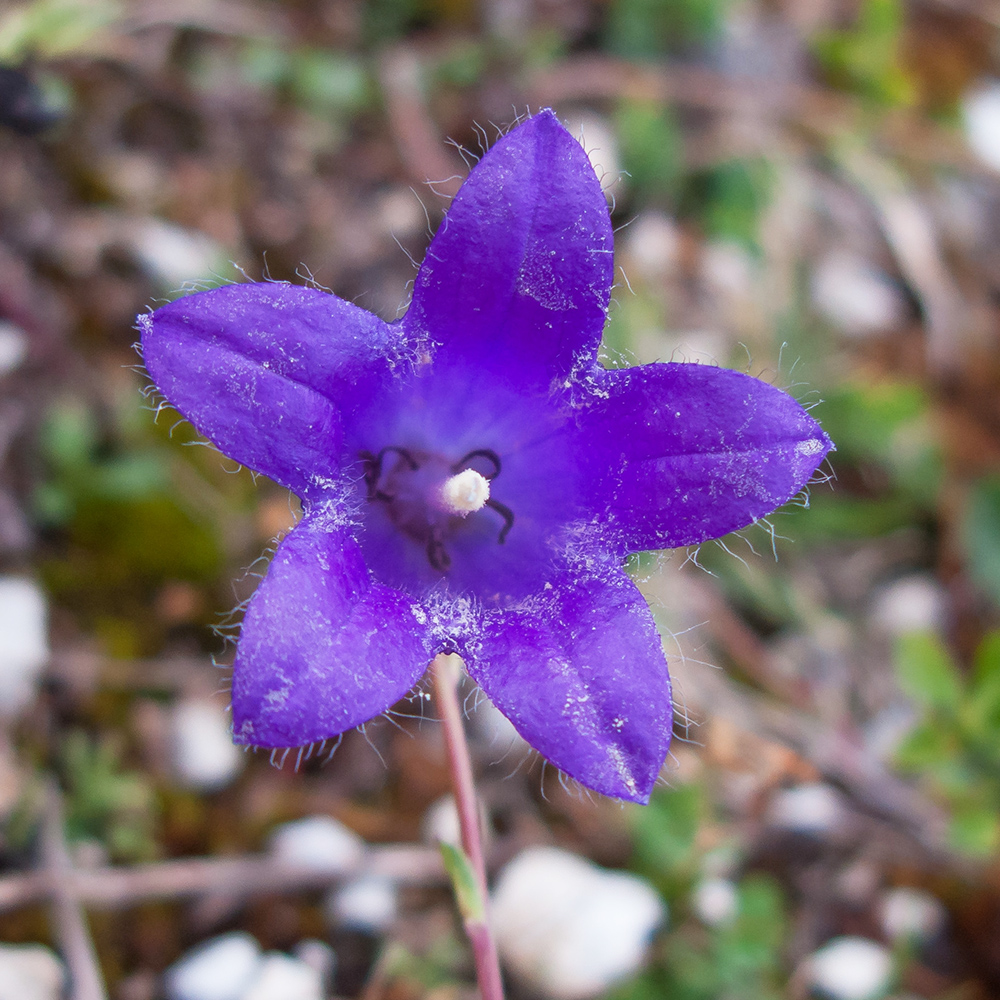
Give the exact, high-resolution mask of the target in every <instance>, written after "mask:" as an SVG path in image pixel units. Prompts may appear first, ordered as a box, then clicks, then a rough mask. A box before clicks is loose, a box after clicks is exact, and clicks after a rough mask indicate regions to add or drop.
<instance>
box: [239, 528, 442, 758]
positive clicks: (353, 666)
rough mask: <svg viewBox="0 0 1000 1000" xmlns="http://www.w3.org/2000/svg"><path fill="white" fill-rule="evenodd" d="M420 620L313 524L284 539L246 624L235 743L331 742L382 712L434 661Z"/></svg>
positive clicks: (343, 543)
mask: <svg viewBox="0 0 1000 1000" xmlns="http://www.w3.org/2000/svg"><path fill="white" fill-rule="evenodd" d="M424 622H425V616H424V614H423V612H422V610H421V609H420V608H419V607H418V606H417V605H414V604H413V603H412V602H411V601H409V600H408V599H406V598H405V597H403V595H401V594H399V593H398V592H397V591H394V590H390V589H389V588H388V587H385V586H383V585H382V584H378V583H372V582H371V581H370V580H369V577H368V572H367V570H366V568H365V564H364V561H363V560H362V558H361V553H360V551H359V549H358V546H357V543H356V542H355V541H354V540H353V539H352V538H351V537H350V536H349V535H348V534H347V533H346V532H345V531H344V530H343V529H342V528H339V527H334V526H329V525H326V524H322V523H321V522H320V520H319V518H318V516H316V515H313V516H311V517H309V518H307V519H306V520H305V521H303V522H302V523H301V524H299V525H298V526H297V527H296V528H295V529H294V530H293V531H292V533H291V534H290V535H288V536H287V537H286V538H285V539H284V541H283V542H282V543H281V545H280V546H279V547H278V551H277V553H276V554H275V556H274V560H273V561H272V563H271V566H270V568H269V569H268V571H267V576H266V577H265V578H264V580H263V582H262V583H261V585H260V587H259V588H258V590H257V593H256V594H254V596H253V598H252V599H251V601H250V605H249V607H248V608H247V613H246V617H245V618H244V620H243V628H242V632H241V634H240V640H239V644H238V646H237V650H236V662H235V664H234V665H233V738H234V739H235V740H236V742H237V743H251V744H254V745H256V746H265V747H287V746H302V745H304V744H306V743H313V742H315V741H317V740H325V739H328V738H330V737H331V736H336V735H338V734H339V733H342V732H344V731H345V730H347V729H351V728H353V727H354V726H357V725H359V724H360V723H362V722H366V721H367V720H368V719H371V718H373V717H375V716H376V715H379V714H380V713H382V712H384V711H385V710H386V709H388V708H389V707H390V706H391V705H392V704H393V702H395V701H397V700H398V699H399V698H401V697H402V696H403V695H404V694H406V692H407V691H409V690H410V688H411V687H412V686H413V685H414V684H415V683H416V681H417V680H418V679H419V678H420V676H421V675H422V674H423V672H424V671H425V670H426V668H427V664H428V662H429V661H430V659H431V655H430V654H429V653H428V651H427V647H426V638H425V637H426V627H425V624H424Z"/></svg>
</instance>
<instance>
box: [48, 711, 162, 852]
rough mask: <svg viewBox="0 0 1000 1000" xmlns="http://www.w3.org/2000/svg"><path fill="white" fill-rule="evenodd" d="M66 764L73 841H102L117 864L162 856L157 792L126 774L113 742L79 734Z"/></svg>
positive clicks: (67, 745)
mask: <svg viewBox="0 0 1000 1000" xmlns="http://www.w3.org/2000/svg"><path fill="white" fill-rule="evenodd" d="M61 763H62V772H63V778H64V781H65V784H66V834H67V836H68V837H69V839H70V841H81V840H97V841H99V842H100V843H102V844H103V845H104V847H105V848H106V849H107V851H108V854H109V855H110V856H111V857H112V858H113V859H114V860H115V861H141V860H148V859H149V858H151V857H153V856H154V855H155V854H156V841H155V839H154V825H155V822H154V817H155V812H154V799H153V791H152V789H151V788H150V787H149V785H148V784H147V783H146V781H145V779H144V778H143V777H142V775H140V774H138V773H137V772H134V771H127V770H125V769H124V767H123V766H122V762H121V751H120V749H119V747H118V746H117V744H116V743H115V742H114V741H113V740H111V739H107V738H105V739H96V738H91V737H90V736H88V735H87V734H86V733H84V732H82V731H81V730H74V731H72V732H70V733H69V734H68V735H67V736H66V739H65V742H64V744H63V748H62V761H61Z"/></svg>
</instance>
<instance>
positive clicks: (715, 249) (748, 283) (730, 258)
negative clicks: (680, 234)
mask: <svg viewBox="0 0 1000 1000" xmlns="http://www.w3.org/2000/svg"><path fill="white" fill-rule="evenodd" d="M701 269H702V276H703V278H704V280H705V282H706V284H707V285H709V287H710V288H711V289H712V291H713V292H715V293H717V294H718V295H719V296H720V298H722V299H724V300H728V301H729V302H730V304H731V305H742V304H745V303H748V302H752V301H753V300H754V296H755V294H756V293H757V291H758V290H759V289H760V284H761V282H760V278H759V267H758V266H757V265H756V264H755V262H754V259H753V258H752V257H751V256H750V254H749V253H747V251H746V250H744V249H743V247H741V246H739V245H738V244H736V243H731V242H729V241H726V240H717V241H714V242H711V243H708V244H706V245H705V248H704V250H703V251H702V258H701Z"/></svg>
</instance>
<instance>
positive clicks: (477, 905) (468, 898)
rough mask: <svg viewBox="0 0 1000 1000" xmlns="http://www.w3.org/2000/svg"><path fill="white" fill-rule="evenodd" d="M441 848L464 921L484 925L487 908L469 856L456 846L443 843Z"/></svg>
mask: <svg viewBox="0 0 1000 1000" xmlns="http://www.w3.org/2000/svg"><path fill="white" fill-rule="evenodd" d="M439 846H440V848H441V858H442V860H443V861H444V867H445V871H447V872H448V877H449V878H450V879H451V886H452V889H453V890H454V892H455V902H456V903H457V904H458V912H459V913H461V915H462V919H463V920H464V921H465V922H466V923H469V922H475V923H483V921H485V919H486V907H485V905H484V903H483V897H482V895H481V894H480V892H479V881H478V880H477V878H476V873H475V871H473V868H472V862H471V861H469V856H468V855H467V854H466V853H465V851H463V850H462V849H461V848H460V847H456V846H455V845H454V844H448V843H445V842H444V841H442V842H441V844H440V845H439Z"/></svg>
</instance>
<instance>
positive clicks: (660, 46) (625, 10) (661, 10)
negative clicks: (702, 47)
mask: <svg viewBox="0 0 1000 1000" xmlns="http://www.w3.org/2000/svg"><path fill="white" fill-rule="evenodd" d="M730 3H731V0H670V2H669V3H665V2H664V0H614V2H613V3H612V5H611V9H610V11H609V14H608V26H607V31H606V33H605V37H606V39H607V46H608V48H609V49H610V50H611V51H612V52H614V53H615V54H616V55H620V56H624V57H626V58H628V59H646V58H655V57H657V56H661V55H663V54H664V53H669V52H677V51H679V50H683V49H685V48H690V47H691V46H692V45H698V44H703V43H705V42H707V41H709V40H711V39H712V38H714V37H715V36H716V35H717V34H718V33H719V31H720V30H721V28H722V25H723V23H724V20H725V15H726V12H727V10H728V9H729V6H730Z"/></svg>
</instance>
